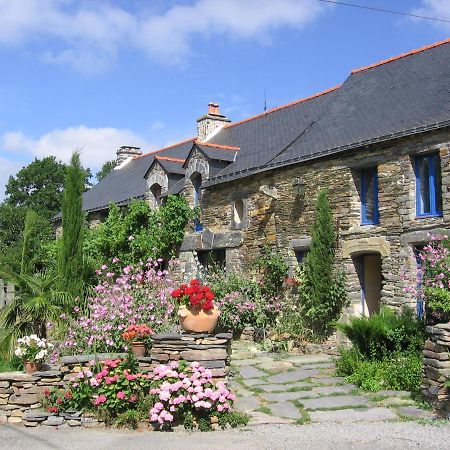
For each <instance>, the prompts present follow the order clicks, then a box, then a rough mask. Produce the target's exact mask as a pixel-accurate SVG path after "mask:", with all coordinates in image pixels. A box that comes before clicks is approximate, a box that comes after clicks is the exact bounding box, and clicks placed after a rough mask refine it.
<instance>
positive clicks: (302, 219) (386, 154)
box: [181, 131, 450, 315]
mask: <svg viewBox="0 0 450 450" xmlns="http://www.w3.org/2000/svg"><path fill="white" fill-rule="evenodd" d="M449 150H450V133H449V132H448V131H440V132H433V133H428V134H422V135H418V136H415V137H409V138H404V139H399V140H396V141H395V143H383V144H378V145H373V146H371V147H370V148H367V149H364V150H363V149H358V150H357V151H349V152H346V153H341V154H339V155H336V156H333V157H327V158H322V159H316V160H312V161H307V162H304V163H299V164H298V165H292V166H288V167H284V168H278V169H274V170H271V171H267V172H262V173H259V174H255V175H252V176H248V177H246V178H243V179H239V180H233V181H232V182H228V183H222V184H219V185H217V186H211V187H208V188H206V189H205V190H204V192H203V194H202V199H201V207H202V224H203V228H204V230H205V231H204V233H205V232H211V233H213V234H214V235H218V234H221V235H224V236H226V235H229V234H230V233H232V232H233V231H232V229H231V224H232V220H231V219H232V218H231V214H232V204H233V201H234V199H235V198H236V197H237V196H238V197H239V198H242V199H244V200H245V206H246V211H247V217H246V226H245V228H244V229H242V230H240V232H241V233H242V243H241V244H240V245H239V246H233V247H231V248H229V249H228V250H227V253H228V252H231V253H232V257H230V258H228V255H227V263H228V262H229V263H230V264H229V266H228V269H237V270H243V271H247V272H250V271H252V269H253V268H254V260H255V258H256V257H257V256H258V255H259V253H260V250H261V248H262V246H264V245H267V244H268V245H271V246H273V247H274V248H277V249H278V251H279V252H280V253H281V254H282V255H283V257H284V258H285V260H286V261H287V262H288V263H289V264H291V265H295V264H296V259H295V242H296V241H298V240H302V241H307V240H308V239H309V237H310V229H311V225H312V222H313V219H314V210H315V202H316V199H317V195H318V193H319V191H320V189H322V188H329V189H330V191H329V200H330V204H331V207H332V210H333V216H334V220H335V224H336V228H337V231H338V249H337V258H338V265H339V267H341V268H342V269H343V270H344V271H345V272H346V276H347V291H348V294H349V297H350V300H351V306H350V307H349V308H348V310H347V311H346V313H347V314H350V315H353V314H355V313H361V311H362V304H361V273H360V271H359V267H358V265H359V260H358V257H359V256H360V255H363V254H373V253H376V254H379V255H380V257H381V268H382V269H381V270H382V290H381V303H383V304H387V305H390V306H393V307H397V306H398V305H399V304H403V303H404V302H405V294H404V292H403V288H404V287H405V281H404V280H403V279H402V276H401V274H402V271H403V270H404V269H406V273H407V274H408V275H409V276H410V278H411V280H412V282H414V279H415V270H416V262H415V258H414V253H413V250H414V246H415V245H423V244H424V243H426V242H427V239H428V237H427V233H428V232H429V231H436V230H438V229H440V230H447V229H449V228H450V184H449V183H450V164H449V162H450V160H449ZM424 152H438V153H439V155H440V161H441V172H442V184H443V192H442V200H443V217H420V218H418V217H416V213H415V175H414V155H417V154H421V153H424ZM375 165H376V166H377V167H378V186H379V193H378V195H379V212H380V222H379V224H377V225H361V219H360V214H361V211H360V208H361V207H360V204H361V202H360V192H359V172H360V170H361V168H364V167H370V166H375ZM299 179H300V180H302V181H303V182H305V186H306V192H305V194H304V195H298V193H297V186H296V181H297V180H299ZM267 192H272V193H273V194H274V195H273V196H269V195H267ZM189 242H191V243H192V242H195V234H189V233H188V234H187V235H186V239H185V243H189ZM346 243H347V250H349V251H347V252H344V247H345V245H346ZM373 243H375V244H376V245H372V244H373ZM350 244H351V245H350ZM212 248H213V249H214V246H213V247H212ZM193 250H198V248H197V249H196V248H194V246H193V245H191V247H190V248H189V246H185V247H184V248H182V253H181V259H182V260H184V261H186V262H189V267H194V266H193V265H192V259H193V255H192V252H193ZM235 264H236V266H235ZM406 301H407V302H409V303H410V304H411V305H414V303H415V300H414V299H411V298H407V297H406Z"/></svg>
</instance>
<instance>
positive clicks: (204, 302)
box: [172, 279, 214, 311]
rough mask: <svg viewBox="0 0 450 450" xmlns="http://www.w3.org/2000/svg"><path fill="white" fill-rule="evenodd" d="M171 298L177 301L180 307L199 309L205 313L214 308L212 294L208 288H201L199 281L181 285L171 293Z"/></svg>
mask: <svg viewBox="0 0 450 450" xmlns="http://www.w3.org/2000/svg"><path fill="white" fill-rule="evenodd" d="M172 297H173V298H174V299H177V300H178V302H179V303H180V305H185V306H191V307H194V308H201V309H203V310H205V311H208V310H210V309H213V308H214V304H213V300H214V294H213V293H212V292H211V288H210V287H209V286H203V285H202V284H201V283H200V281H199V280H196V279H194V280H191V282H190V283H189V285H187V284H182V285H181V286H180V287H179V288H178V289H175V290H174V291H172Z"/></svg>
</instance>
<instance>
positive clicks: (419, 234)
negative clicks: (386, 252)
mask: <svg viewBox="0 0 450 450" xmlns="http://www.w3.org/2000/svg"><path fill="white" fill-rule="evenodd" d="M430 233H431V234H446V235H449V234H450V230H446V229H445V228H435V229H432V230H417V231H410V232H408V233H404V234H402V236H401V237H400V243H401V245H414V244H417V245H424V244H427V243H428V242H429V241H430V237H429V234H430Z"/></svg>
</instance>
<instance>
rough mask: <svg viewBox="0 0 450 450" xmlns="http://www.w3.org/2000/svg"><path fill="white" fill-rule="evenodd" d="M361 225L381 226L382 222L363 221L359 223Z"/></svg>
mask: <svg viewBox="0 0 450 450" xmlns="http://www.w3.org/2000/svg"><path fill="white" fill-rule="evenodd" d="M359 226H361V227H367V226H375V227H379V226H380V222H361V223H360V224H359Z"/></svg>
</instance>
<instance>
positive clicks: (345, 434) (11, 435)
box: [0, 422, 450, 450]
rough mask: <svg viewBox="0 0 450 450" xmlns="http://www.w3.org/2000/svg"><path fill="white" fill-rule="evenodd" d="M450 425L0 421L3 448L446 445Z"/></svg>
mask: <svg viewBox="0 0 450 450" xmlns="http://www.w3.org/2000/svg"><path fill="white" fill-rule="evenodd" d="M449 436H450V425H449V424H445V425H420V424H418V423H416V422H395V423H393V422H377V423H365V422H358V423H347V424H336V423H318V424H309V425H303V426H298V425H259V426H255V427H249V428H247V429H244V430H233V431H217V432H211V433H200V432H196V433H185V432H175V433H158V432H131V431H121V430H107V431H105V430H91V429H86V430H80V429H73V428H60V429H56V428H47V427H38V428H33V429H27V428H25V427H20V426H14V425H1V426H0V449H1V450H3V449H4V450H16V449H23V450H28V449H32V450H56V449H58V450H59V449H61V450H63V449H67V450H90V449H95V450H103V449H105V450H116V449H117V450H122V449H130V450H131V449H132V450H140V449H145V450H150V449H158V450H159V449H165V450H171V449H183V450H191V449H195V450H206V449H207V450H221V449H224V450H230V449H261V450H262V449H267V450H269V449H270V450H273V449H294V448H301V449H314V450H320V449H334V450H340V449H346V448H356V449H374V450H375V449H376V450H380V449H397V450H398V449H404V448H423V449H434V448H436V449H440V450H445V449H450V441H449Z"/></svg>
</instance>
